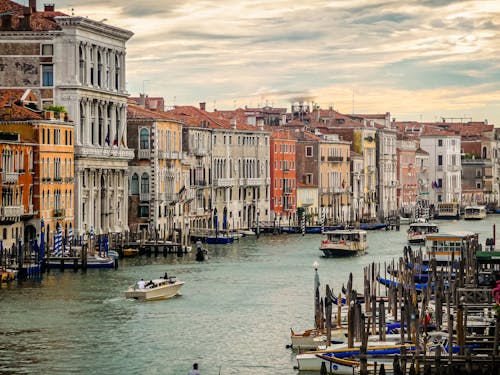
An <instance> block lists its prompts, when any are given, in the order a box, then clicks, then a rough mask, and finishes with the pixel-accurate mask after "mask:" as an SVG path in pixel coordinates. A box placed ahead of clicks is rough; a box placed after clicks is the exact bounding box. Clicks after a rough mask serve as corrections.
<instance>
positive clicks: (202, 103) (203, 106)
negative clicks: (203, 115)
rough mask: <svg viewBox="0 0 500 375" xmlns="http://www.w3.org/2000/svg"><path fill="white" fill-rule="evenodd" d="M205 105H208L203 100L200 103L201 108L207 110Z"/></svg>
mask: <svg viewBox="0 0 500 375" xmlns="http://www.w3.org/2000/svg"><path fill="white" fill-rule="evenodd" d="M205 106H206V103H205V102H201V103H200V109H201V110H202V111H204V110H205Z"/></svg>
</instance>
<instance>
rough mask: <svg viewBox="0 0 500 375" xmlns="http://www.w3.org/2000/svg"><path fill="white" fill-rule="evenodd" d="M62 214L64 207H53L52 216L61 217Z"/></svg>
mask: <svg viewBox="0 0 500 375" xmlns="http://www.w3.org/2000/svg"><path fill="white" fill-rule="evenodd" d="M62 216H64V208H57V209H56V208H55V209H54V217H62Z"/></svg>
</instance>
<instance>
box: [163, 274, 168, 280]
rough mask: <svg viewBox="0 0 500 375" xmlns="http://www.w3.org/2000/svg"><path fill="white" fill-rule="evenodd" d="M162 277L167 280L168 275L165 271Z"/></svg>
mask: <svg viewBox="0 0 500 375" xmlns="http://www.w3.org/2000/svg"><path fill="white" fill-rule="evenodd" d="M163 278H164V279H165V280H168V275H167V273H166V272H165V275H163Z"/></svg>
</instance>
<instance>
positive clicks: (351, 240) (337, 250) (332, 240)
mask: <svg viewBox="0 0 500 375" xmlns="http://www.w3.org/2000/svg"><path fill="white" fill-rule="evenodd" d="M325 235H326V239H324V240H323V241H321V245H320V247H319V249H320V250H321V251H322V252H323V253H324V254H325V256H326V257H337V256H349V255H357V254H363V253H364V252H365V251H366V249H367V248H368V244H367V241H366V231H365V230H361V229H345V230H332V231H328V232H325Z"/></svg>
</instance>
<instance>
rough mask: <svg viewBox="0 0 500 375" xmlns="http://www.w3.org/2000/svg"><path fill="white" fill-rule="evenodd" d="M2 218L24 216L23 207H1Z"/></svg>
mask: <svg viewBox="0 0 500 375" xmlns="http://www.w3.org/2000/svg"><path fill="white" fill-rule="evenodd" d="M0 212H1V213H2V217H4V218H5V217H12V218H13V217H21V216H22V215H23V214H24V206H3V207H1V211H0Z"/></svg>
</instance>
